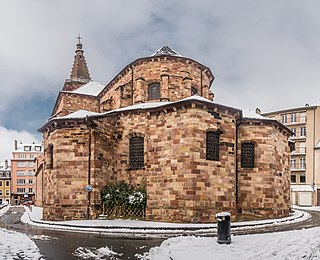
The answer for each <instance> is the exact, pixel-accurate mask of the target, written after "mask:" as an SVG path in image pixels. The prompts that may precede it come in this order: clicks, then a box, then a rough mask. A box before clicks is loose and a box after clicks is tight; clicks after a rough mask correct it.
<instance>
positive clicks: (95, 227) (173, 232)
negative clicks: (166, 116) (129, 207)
mask: <svg viewBox="0 0 320 260" xmlns="http://www.w3.org/2000/svg"><path fill="white" fill-rule="evenodd" d="M309 217H310V215H309V214H308V213H306V212H303V211H300V210H295V211H294V213H292V214H291V216H289V217H286V218H281V219H268V220H259V221H246V222H232V223H231V228H233V229H235V228H237V229H245V228H250V229H252V228H260V227H263V226H272V225H287V224H291V223H297V222H301V221H305V220H307V219H308V218H309ZM41 218H42V208H40V207H35V206H32V207H31V208H29V207H25V213H24V215H23V216H22V217H21V221H22V222H23V223H28V224H30V225H34V226H38V227H42V228H47V229H54V230H64V231H72V232H84V233H97V234H103V235H108V236H117V237H173V236H178V235H179V236H181V235H201V236H215V235H216V234H217V224H216V223H214V224H187V223H183V224H177V223H165V222H152V221H139V220H121V219H117V220H100V219H98V220H71V221H46V220H42V219H41Z"/></svg>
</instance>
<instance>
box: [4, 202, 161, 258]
mask: <svg viewBox="0 0 320 260" xmlns="http://www.w3.org/2000/svg"><path fill="white" fill-rule="evenodd" d="M23 212H24V208H23V207H11V208H10V209H9V211H8V212H7V213H6V214H5V215H4V216H2V217H1V222H2V224H1V227H4V228H7V229H11V230H15V231H19V232H23V233H26V234H28V235H30V237H31V239H32V240H34V242H35V243H36V244H37V246H38V247H39V249H40V252H41V254H42V255H43V256H44V259H48V260H49V259H50V260H51V259H52V260H57V259H59V260H64V259H66V260H69V259H70V260H72V259H79V257H76V256H74V255H73V254H74V253H75V252H76V250H79V248H80V249H82V248H86V249H90V250H93V249H98V248H103V247H106V246H107V247H108V248H110V249H112V250H113V251H114V252H117V253H122V254H123V255H122V256H121V258H120V259H136V258H135V257H134V255H135V254H137V253H143V252H147V251H148V250H149V248H151V247H154V246H157V245H160V244H161V242H162V241H163V239H123V238H122V239H117V238H106V237H104V236H101V235H99V234H83V233H73V232H63V231H55V230H45V229H42V228H39V227H34V226H30V225H26V224H23V223H21V222H20V218H21V216H22V214H23Z"/></svg>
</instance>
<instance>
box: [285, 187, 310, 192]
mask: <svg viewBox="0 0 320 260" xmlns="http://www.w3.org/2000/svg"><path fill="white" fill-rule="evenodd" d="M290 189H291V191H308V192H314V190H313V188H312V185H291V187H290Z"/></svg>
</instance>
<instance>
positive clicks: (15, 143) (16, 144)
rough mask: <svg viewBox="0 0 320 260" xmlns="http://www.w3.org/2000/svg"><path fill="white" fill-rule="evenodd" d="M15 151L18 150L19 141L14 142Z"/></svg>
mask: <svg viewBox="0 0 320 260" xmlns="http://www.w3.org/2000/svg"><path fill="white" fill-rule="evenodd" d="M14 150H18V141H17V140H14Z"/></svg>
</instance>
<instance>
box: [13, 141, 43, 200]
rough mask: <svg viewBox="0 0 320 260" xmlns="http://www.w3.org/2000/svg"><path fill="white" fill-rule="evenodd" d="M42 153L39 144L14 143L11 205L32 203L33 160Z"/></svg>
mask: <svg viewBox="0 0 320 260" xmlns="http://www.w3.org/2000/svg"><path fill="white" fill-rule="evenodd" d="M41 153H42V145H41V144H36V143H32V144H23V143H18V142H17V141H14V150H13V152H12V159H11V175H12V183H11V203H12V204H14V205H18V204H21V203H23V202H25V201H34V200H35V192H36V177H35V172H34V159H35V158H36V157H37V156H39V155H40V154H41Z"/></svg>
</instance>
